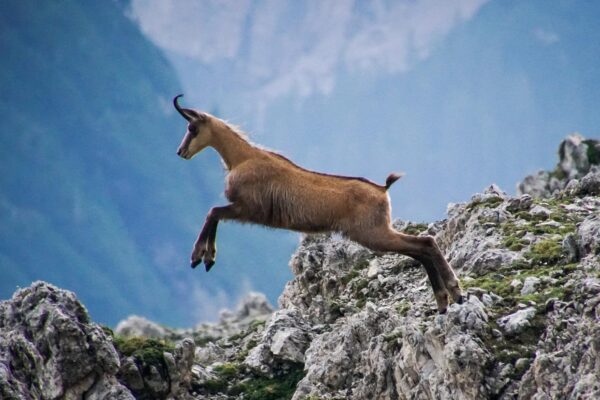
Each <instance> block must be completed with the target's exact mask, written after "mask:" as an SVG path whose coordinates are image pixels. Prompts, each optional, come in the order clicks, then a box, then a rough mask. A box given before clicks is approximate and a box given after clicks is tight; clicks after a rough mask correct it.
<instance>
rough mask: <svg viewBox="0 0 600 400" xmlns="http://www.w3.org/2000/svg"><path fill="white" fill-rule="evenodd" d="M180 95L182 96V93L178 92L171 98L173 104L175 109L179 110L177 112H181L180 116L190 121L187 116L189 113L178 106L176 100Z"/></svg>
mask: <svg viewBox="0 0 600 400" xmlns="http://www.w3.org/2000/svg"><path fill="white" fill-rule="evenodd" d="M180 97H183V95H182V94H178V95H177V96H175V97H174V98H173V105H174V106H175V109H176V110H177V111H178V112H179V114H181V116H182V117H183V118H185V119H186V120H188V121H191V120H192V119H191V118H190V117H189V115H187V114H186V113H185V111H184V110H183V108H181V107H180V106H179V103H178V102H177V101H178V100H179V98H180Z"/></svg>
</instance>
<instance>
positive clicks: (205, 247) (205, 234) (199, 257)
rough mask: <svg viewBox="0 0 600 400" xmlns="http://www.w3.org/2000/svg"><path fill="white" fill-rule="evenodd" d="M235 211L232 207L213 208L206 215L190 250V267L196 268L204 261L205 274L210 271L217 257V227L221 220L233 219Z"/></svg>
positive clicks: (235, 214)
mask: <svg viewBox="0 0 600 400" xmlns="http://www.w3.org/2000/svg"><path fill="white" fill-rule="evenodd" d="M236 216H237V211H236V209H235V207H234V206H233V205H228V206H223V207H213V208H211V209H210V211H209V212H208V214H207V215H206V221H205V222H204V226H203V227H202V230H201V231H200V234H199V235H198V239H197V240H196V243H195V244H194V249H193V250H192V257H191V266H192V268H196V267H197V266H198V264H200V263H201V262H203V261H204V266H205V267H206V272H208V271H210V269H211V268H212V266H213V265H214V264H215V258H216V256H217V246H216V239H217V226H218V224H219V220H221V219H234V218H236Z"/></svg>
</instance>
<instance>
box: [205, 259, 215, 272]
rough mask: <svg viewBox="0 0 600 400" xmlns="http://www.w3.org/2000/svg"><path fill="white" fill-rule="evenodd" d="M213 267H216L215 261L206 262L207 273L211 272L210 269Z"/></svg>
mask: <svg viewBox="0 0 600 400" xmlns="http://www.w3.org/2000/svg"><path fill="white" fill-rule="evenodd" d="M213 265H215V262H214V261H213V260H210V261H204V266H205V267H206V272H208V271H210V269H211V268H212V266H213Z"/></svg>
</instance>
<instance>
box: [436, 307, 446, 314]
mask: <svg viewBox="0 0 600 400" xmlns="http://www.w3.org/2000/svg"><path fill="white" fill-rule="evenodd" d="M446 311H448V309H447V308H444V309H443V310H438V314H440V315H444V314H446Z"/></svg>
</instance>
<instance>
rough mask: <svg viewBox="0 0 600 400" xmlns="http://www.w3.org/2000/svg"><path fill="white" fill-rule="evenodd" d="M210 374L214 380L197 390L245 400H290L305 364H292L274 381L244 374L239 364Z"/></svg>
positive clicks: (226, 365)
mask: <svg viewBox="0 0 600 400" xmlns="http://www.w3.org/2000/svg"><path fill="white" fill-rule="evenodd" d="M213 372H214V373H215V375H216V378H215V379H211V380H208V381H207V382H205V383H204V384H202V385H201V386H200V387H198V388H197V389H199V390H205V391H207V392H209V393H212V394H216V393H223V394H226V395H229V396H236V397H242V396H243V398H244V399H248V400H283V399H291V398H292V396H293V394H294V392H295V390H296V386H297V384H298V382H299V381H300V380H301V379H302V378H303V377H304V365H302V364H296V365H293V366H292V367H291V368H290V369H289V370H287V371H286V372H285V373H283V374H280V375H278V376H276V377H273V378H267V377H264V376H258V375H254V374H252V373H247V372H246V371H244V369H243V368H242V366H241V365H240V364H238V363H225V364H223V365H220V366H218V367H216V368H215V369H214V371H213Z"/></svg>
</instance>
